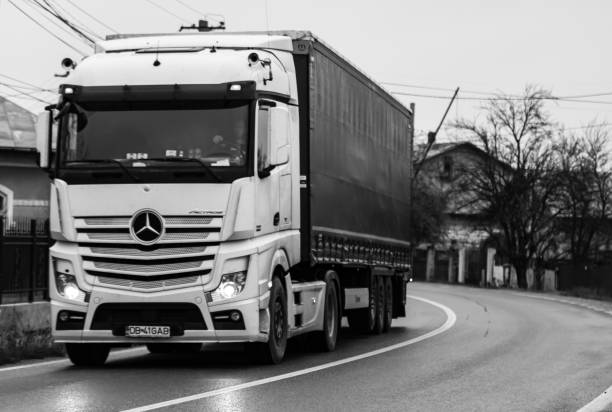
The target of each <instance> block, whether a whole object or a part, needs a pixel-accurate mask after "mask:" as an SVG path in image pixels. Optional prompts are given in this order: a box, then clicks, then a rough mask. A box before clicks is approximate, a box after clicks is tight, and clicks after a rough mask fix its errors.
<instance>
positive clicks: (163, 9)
mask: <svg viewBox="0 0 612 412" xmlns="http://www.w3.org/2000/svg"><path fill="white" fill-rule="evenodd" d="M145 1H146V2H147V3H149V4H151V5H153V6H155V7H157V8H158V9H160V10H162V11H164V12H165V13H166V14H168V15H170V16H174V17H176V18H177V19H179V20H180V21H182V22H183V23H185V24H190V23H191V22H189V21H188V20H186V19H184V18H183V17H181V16H179V15H177V14H174V13H173V12H171V11H170V10H168V9H167V8H165V7H163V6H160V5H159V4H157V3H155V2H154V1H153V0H145Z"/></svg>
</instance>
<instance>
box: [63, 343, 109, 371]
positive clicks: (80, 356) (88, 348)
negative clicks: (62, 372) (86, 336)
mask: <svg viewBox="0 0 612 412" xmlns="http://www.w3.org/2000/svg"><path fill="white" fill-rule="evenodd" d="M109 352H110V346H109V345H106V344H104V343H66V353H67V354H68V358H70V362H72V363H73V364H74V365H76V366H101V365H104V362H106V358H108V353H109Z"/></svg>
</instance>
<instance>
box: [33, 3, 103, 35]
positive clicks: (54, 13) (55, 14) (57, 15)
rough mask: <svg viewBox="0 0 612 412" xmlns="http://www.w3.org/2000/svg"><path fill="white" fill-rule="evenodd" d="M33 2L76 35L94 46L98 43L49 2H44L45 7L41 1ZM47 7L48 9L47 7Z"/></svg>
mask: <svg viewBox="0 0 612 412" xmlns="http://www.w3.org/2000/svg"><path fill="white" fill-rule="evenodd" d="M31 1H33V2H34V3H35V4H37V5H38V6H39V7H40V8H41V9H42V10H44V11H45V12H47V13H49V14H50V15H51V16H53V17H55V18H56V19H58V20H59V21H61V22H62V23H64V24H65V25H66V26H68V27H69V28H70V29H71V30H72V31H74V32H75V33H76V34H78V35H79V36H81V37H82V38H84V39H85V40H87V41H89V42H90V43H91V45H94V44H95V43H96V41H95V40H94V39H92V38H91V37H90V36H88V35H87V34H85V33H84V32H83V30H81V29H79V28H78V27H76V26H75V25H74V24H73V23H71V22H70V21H69V20H68V19H66V18H65V17H64V16H62V15H61V14H60V13H58V12H57V10H55V8H53V6H52V5H51V4H50V3H49V2H48V1H47V0H42V1H43V2H44V5H43V4H42V3H41V2H40V1H39V0H31ZM45 5H46V6H47V7H45Z"/></svg>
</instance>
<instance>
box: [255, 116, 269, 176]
mask: <svg viewBox="0 0 612 412" xmlns="http://www.w3.org/2000/svg"><path fill="white" fill-rule="evenodd" d="M269 125H270V111H269V110H268V107H267V106H261V107H259V110H258V112H257V170H258V171H262V170H264V169H265V168H266V167H268V165H269V164H270V156H269V153H270V147H269V146H270V126H269Z"/></svg>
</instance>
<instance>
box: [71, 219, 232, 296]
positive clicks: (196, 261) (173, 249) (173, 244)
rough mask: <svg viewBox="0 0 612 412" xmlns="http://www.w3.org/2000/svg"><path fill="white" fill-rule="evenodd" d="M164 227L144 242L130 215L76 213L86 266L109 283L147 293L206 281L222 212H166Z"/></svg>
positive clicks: (211, 263)
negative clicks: (134, 231)
mask: <svg viewBox="0 0 612 412" xmlns="http://www.w3.org/2000/svg"><path fill="white" fill-rule="evenodd" d="M163 220H164V225H165V230H166V232H165V233H164V236H163V237H162V238H161V239H160V240H159V241H158V242H157V243H155V244H154V245H151V246H144V245H142V244H140V243H138V242H136V241H135V240H134V239H133V238H132V236H131V235H130V229H129V224H130V221H131V217H130V216H104V217H77V218H76V219H75V223H76V229H77V239H78V244H79V254H80V255H81V257H82V259H83V269H84V270H85V271H86V272H87V273H89V274H90V275H93V276H95V277H96V279H97V284H99V285H101V286H105V287H112V288H119V289H128V290H140V291H145V292H152V291H159V290H164V289H170V288H176V287H185V286H190V285H196V284H205V283H207V282H208V281H209V280H210V275H209V274H210V272H211V271H212V268H213V263H214V260H215V256H216V255H217V253H218V250H219V240H220V234H221V227H222V223H223V221H222V218H221V217H220V216H214V217H209V216H164V217H163Z"/></svg>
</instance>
